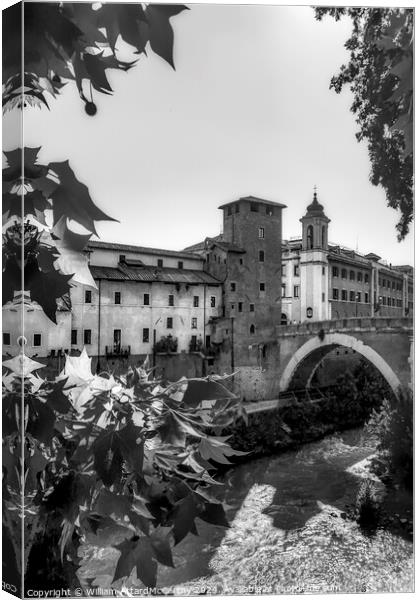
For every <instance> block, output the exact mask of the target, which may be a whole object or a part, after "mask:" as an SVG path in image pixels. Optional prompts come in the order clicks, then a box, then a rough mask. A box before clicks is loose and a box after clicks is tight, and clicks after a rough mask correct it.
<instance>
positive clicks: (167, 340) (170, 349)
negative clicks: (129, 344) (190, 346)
mask: <svg viewBox="0 0 420 600" xmlns="http://www.w3.org/2000/svg"><path fill="white" fill-rule="evenodd" d="M153 352H155V353H156V354H176V353H177V352H178V340H177V339H176V338H174V337H172V335H167V336H162V337H161V338H160V340H159V341H158V342H156V344H155V345H154V346H153Z"/></svg>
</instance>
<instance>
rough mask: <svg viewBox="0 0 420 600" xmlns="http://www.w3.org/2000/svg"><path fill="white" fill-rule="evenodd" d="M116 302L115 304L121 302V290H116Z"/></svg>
mask: <svg viewBox="0 0 420 600" xmlns="http://www.w3.org/2000/svg"><path fill="white" fill-rule="evenodd" d="M114 302H115V304H121V292H115V294H114Z"/></svg>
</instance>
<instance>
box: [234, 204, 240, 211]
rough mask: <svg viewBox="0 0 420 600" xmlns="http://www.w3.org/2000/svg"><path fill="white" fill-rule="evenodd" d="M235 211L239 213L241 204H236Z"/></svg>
mask: <svg viewBox="0 0 420 600" xmlns="http://www.w3.org/2000/svg"><path fill="white" fill-rule="evenodd" d="M235 212H236V213H238V212H239V204H235Z"/></svg>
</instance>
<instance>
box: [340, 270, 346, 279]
mask: <svg viewBox="0 0 420 600" xmlns="http://www.w3.org/2000/svg"><path fill="white" fill-rule="evenodd" d="M341 279H347V269H341Z"/></svg>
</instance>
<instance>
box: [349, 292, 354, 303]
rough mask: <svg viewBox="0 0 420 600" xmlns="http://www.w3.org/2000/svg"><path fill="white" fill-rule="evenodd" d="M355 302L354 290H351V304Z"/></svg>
mask: <svg viewBox="0 0 420 600" xmlns="http://www.w3.org/2000/svg"><path fill="white" fill-rule="evenodd" d="M354 300H355V293H354V290H350V302H354Z"/></svg>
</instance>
